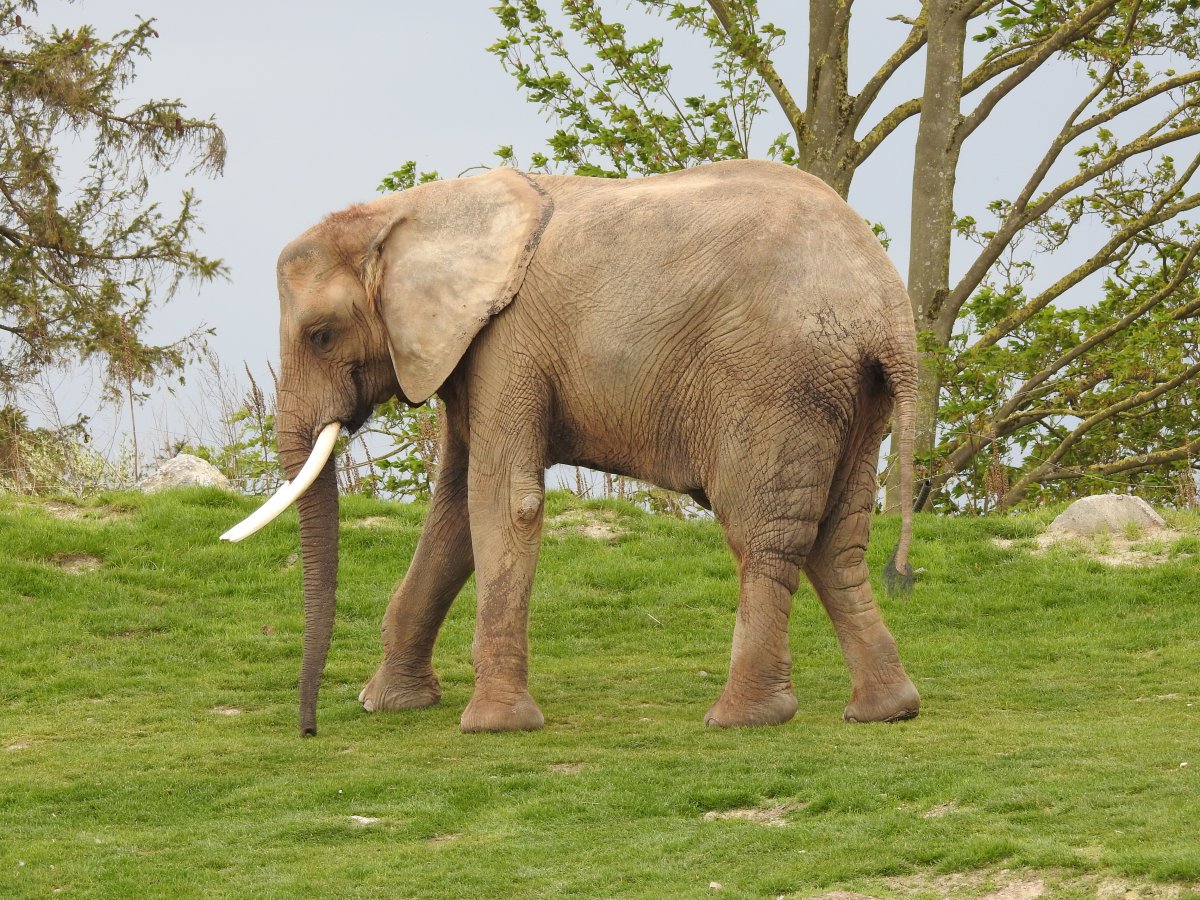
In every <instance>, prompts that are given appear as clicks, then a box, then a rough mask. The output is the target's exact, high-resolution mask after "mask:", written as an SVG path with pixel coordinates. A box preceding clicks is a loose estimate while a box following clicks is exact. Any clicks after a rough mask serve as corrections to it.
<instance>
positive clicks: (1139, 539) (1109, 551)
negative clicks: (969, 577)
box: [992, 528, 1187, 568]
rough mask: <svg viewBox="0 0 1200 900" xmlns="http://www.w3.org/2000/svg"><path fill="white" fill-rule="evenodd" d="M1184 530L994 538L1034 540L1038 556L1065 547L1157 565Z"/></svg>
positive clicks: (1112, 560) (997, 541) (1001, 543)
mask: <svg viewBox="0 0 1200 900" xmlns="http://www.w3.org/2000/svg"><path fill="white" fill-rule="evenodd" d="M1186 537H1187V535H1185V534H1184V533H1183V532H1181V531H1174V530H1172V529H1167V528H1160V529H1156V530H1154V531H1150V532H1146V533H1145V534H1136V535H1135V536H1132V537H1131V536H1129V535H1127V534H1113V533H1111V532H1106V533H1103V534H1098V535H1095V536H1094V537H1082V536H1079V535H1072V534H1063V533H1061V532H1051V531H1044V532H1042V533H1041V534H1039V535H1037V536H1036V537H1034V538H1033V539H1032V541H1016V540H1011V539H1009V538H999V537H996V538H992V543H993V544H994V545H995V546H997V547H1004V548H1006V549H1007V548H1010V547H1017V546H1021V545H1022V544H1030V543H1032V547H1031V548H1030V550H1031V552H1032V553H1033V554H1034V555H1035V556H1043V555H1045V554H1046V553H1049V552H1050V551H1051V550H1055V549H1061V550H1064V551H1066V552H1068V553H1071V554H1073V555H1076V556H1085V557H1087V558H1088V559H1094V560H1096V562H1101V563H1104V564H1105V565H1108V566H1135V567H1139V568H1141V567H1145V566H1157V565H1161V564H1162V563H1165V562H1167V561H1168V560H1169V559H1171V557H1172V548H1173V547H1175V545H1176V544H1177V543H1178V542H1179V541H1180V540H1182V539H1184V538H1186Z"/></svg>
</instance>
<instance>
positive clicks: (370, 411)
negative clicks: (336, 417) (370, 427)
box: [342, 404, 375, 437]
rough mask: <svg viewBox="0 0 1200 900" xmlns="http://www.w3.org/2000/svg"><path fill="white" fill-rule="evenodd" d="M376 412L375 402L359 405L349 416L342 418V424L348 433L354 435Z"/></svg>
mask: <svg viewBox="0 0 1200 900" xmlns="http://www.w3.org/2000/svg"><path fill="white" fill-rule="evenodd" d="M374 413H375V407H374V405H373V404H367V405H365V406H363V405H359V406H358V407H357V408H356V409H355V410H354V412H353V413H352V414H351V415H350V416H349V417H347V418H345V419H342V425H343V427H345V429H346V431H347V433H348V434H350V436H351V437H353V436H354V435H355V434H357V433H358V431H359V430H360V429H361V428H362V427H363V426H364V425H366V424H367V421H368V420H369V419H370V418H371V416H372V415H374Z"/></svg>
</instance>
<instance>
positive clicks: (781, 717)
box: [704, 684, 796, 728]
mask: <svg viewBox="0 0 1200 900" xmlns="http://www.w3.org/2000/svg"><path fill="white" fill-rule="evenodd" d="M795 714H796V694H795V692H794V691H793V690H792V686H791V685H790V684H787V685H784V686H783V687H781V688H778V689H776V690H774V691H772V692H770V693H766V694H760V695H758V696H756V697H754V698H751V699H747V698H746V697H741V696H737V695H734V694H732V693H731V692H730V691H729V689H728V688H726V689H725V693H723V694H722V695H721V699H719V700H718V701H717V702H716V703H714V704H713V706H712V709H710V710H709V711H708V712H707V713H706V714H705V716H704V724H705V725H708V726H710V727H712V728H741V727H744V726H748V725H782V724H783V723H784V722H786V721H788V720H789V719H790V718H791V717H792V716H794V715H795Z"/></svg>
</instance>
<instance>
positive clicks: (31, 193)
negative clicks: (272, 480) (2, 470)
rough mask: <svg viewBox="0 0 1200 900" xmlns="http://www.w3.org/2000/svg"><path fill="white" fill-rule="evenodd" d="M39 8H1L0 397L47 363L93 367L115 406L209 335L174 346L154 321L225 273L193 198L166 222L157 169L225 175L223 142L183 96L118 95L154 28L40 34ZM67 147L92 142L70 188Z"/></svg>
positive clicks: (24, 1)
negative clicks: (208, 247)
mask: <svg viewBox="0 0 1200 900" xmlns="http://www.w3.org/2000/svg"><path fill="white" fill-rule="evenodd" d="M36 13H37V5H36V3H35V2H34V0H2V2H0V36H2V38H3V40H2V43H0V260H2V261H3V268H2V270H0V390H2V391H3V393H4V394H6V395H8V396H9V397H12V396H13V395H14V394H15V393H16V392H17V391H18V389H19V388H20V387H21V385H23V384H27V383H28V381H29V380H30V379H31V378H32V377H33V376H34V375H36V374H37V373H39V372H41V371H43V370H45V369H46V368H47V367H52V366H59V365H66V364H69V363H72V362H78V361H85V360H90V359H97V360H100V361H102V362H103V364H104V371H105V390H106V395H107V396H108V397H110V398H115V397H119V396H121V395H125V396H127V397H128V399H129V400H130V409H131V412H132V408H133V401H134V400H135V399H136V397H137V396H139V395H138V394H137V391H138V389H139V387H141V388H148V387H150V386H151V385H152V384H154V383H155V381H157V380H158V379H160V378H162V377H166V376H172V375H177V374H179V373H180V372H181V370H182V369H183V367H184V365H185V363H186V362H187V361H188V360H189V359H190V358H191V356H192V355H193V353H194V352H195V351H196V350H197V349H198V347H199V345H200V343H201V342H202V339H203V336H204V334H205V333H206V332H204V331H203V330H197V331H194V332H193V333H191V334H189V335H187V336H185V337H184V338H182V339H180V340H177V341H174V342H172V343H169V344H163V345H156V344H153V343H151V342H150V341H149V339H148V336H147V328H148V326H147V317H148V316H149V314H150V312H151V311H152V309H153V308H154V307H155V305H156V304H158V303H159V302H162V301H165V300H168V299H170V297H171V296H172V295H173V294H174V292H175V290H176V289H177V288H178V286H179V285H180V283H181V282H182V281H183V280H184V279H195V280H199V281H206V280H210V279H213V278H216V277H218V276H222V275H224V274H225V269H224V266H223V265H222V263H221V262H220V261H219V260H215V259H210V258H208V257H206V256H203V255H202V254H200V253H199V252H198V251H196V250H195V249H194V248H193V247H192V245H191V242H192V234H193V232H194V231H195V230H196V229H197V228H198V223H197V220H196V206H197V201H196V198H195V197H194V195H193V193H192V192H191V191H190V190H189V191H185V192H184V194H183V197H182V200H181V202H180V205H179V208H178V209H177V210H176V211H175V212H174V213H173V214H170V215H168V214H166V213H164V212H163V211H162V210H160V208H159V207H158V205H157V204H156V203H153V202H150V200H149V199H148V195H149V190H150V177H149V176H150V174H151V173H152V172H153V171H158V170H162V169H165V168H168V167H171V166H173V165H175V164H176V163H178V162H180V161H181V160H183V159H185V158H187V159H190V160H191V169H190V172H191V173H196V172H208V173H213V174H217V173H220V172H221V170H222V167H223V165H224V160H225V139H224V135H223V134H222V132H221V130H220V129H219V128H218V127H217V126H216V125H215V124H214V123H213V122H212V121H211V120H200V119H194V118H190V117H188V116H187V115H186V114H185V111H184V105H183V104H182V103H181V102H180V101H178V100H151V101H149V102H147V103H143V104H141V105H138V106H132V107H128V106H127V105H126V104H125V103H124V98H123V96H122V91H123V90H124V89H125V88H126V87H127V86H128V85H129V84H130V83H131V82H132V81H133V79H134V64H135V62H136V61H137V59H138V58H139V57H146V56H149V52H150V51H149V43H150V41H151V39H152V38H154V37H157V33H156V32H155V30H154V26H153V20H142V19H139V21H138V23H137V25H135V26H134V27H132V28H130V29H129V30H127V31H123V32H121V33H119V34H117V35H115V36H114V37H113V38H112V40H111V41H105V40H101V39H100V38H99V37H98V36H97V35H96V33H95V31H94V30H93V29H92V28H91V27H89V26H82V27H80V28H78V29H76V30H73V31H59V30H58V29H57V28H53V27H51V28H50V29H49V30H48V31H47V32H46V33H44V34H43V33H39V32H38V31H37V30H35V29H34V28H33V27H32V26H31V25H30V24H28V23H27V22H25V21H24V19H23V16H25V17H28V16H30V15H36ZM67 139H73V140H75V141H76V142H79V143H81V144H82V145H83V146H85V147H88V148H89V150H88V152H87V156H86V159H85V160H84V161H83V164H82V165H81V166H78V168H82V169H83V172H82V174H81V175H80V177H79V178H78V179H77V180H75V181H74V182H73V183H72V184H67V183H64V169H67V168H69V167H70V162H71V161H70V160H66V161H65V162H64V159H63V158H62V155H61V152H60V148H61V147H62V146H63V145H64V143H65V141H66V140H67Z"/></svg>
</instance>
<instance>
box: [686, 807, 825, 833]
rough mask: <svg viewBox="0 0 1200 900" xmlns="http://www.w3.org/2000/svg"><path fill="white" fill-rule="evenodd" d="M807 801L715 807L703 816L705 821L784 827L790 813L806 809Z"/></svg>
mask: <svg viewBox="0 0 1200 900" xmlns="http://www.w3.org/2000/svg"><path fill="white" fill-rule="evenodd" d="M807 805H808V804H806V803H780V804H778V805H777V806H770V807H758V806H748V807H745V808H743V809H713V810H709V811H708V812H706V813H705V814H704V815H703V816H702V818H703V819H704V821H705V822H719V821H724V820H732V821H739V822H753V823H754V824H755V825H766V826H768V827H769V828H783V827H785V826H786V825H787V823H788V822H787V817H788V815H789V814H790V813H794V812H796V811H797V810H800V809H804V807H805V806H807Z"/></svg>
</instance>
